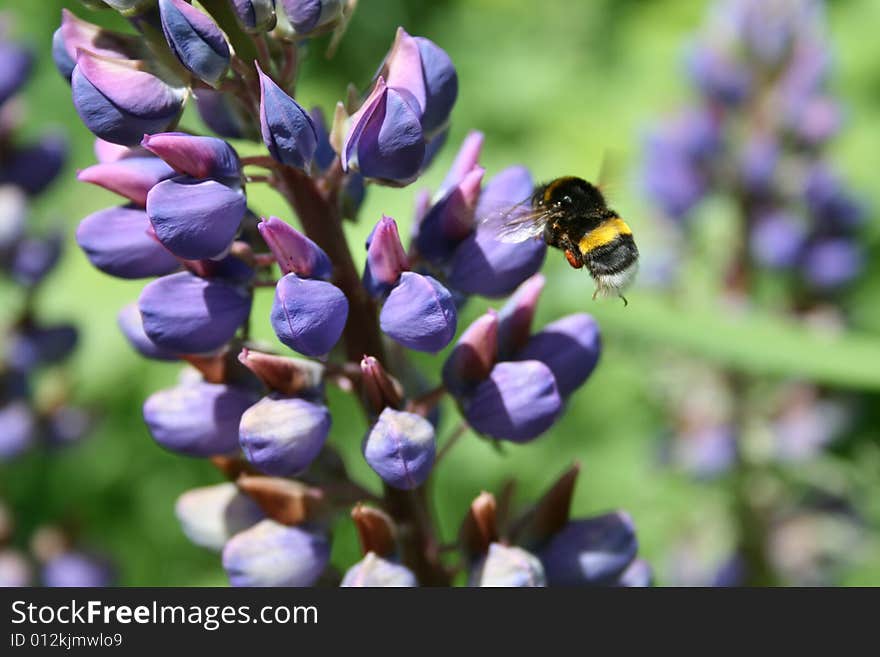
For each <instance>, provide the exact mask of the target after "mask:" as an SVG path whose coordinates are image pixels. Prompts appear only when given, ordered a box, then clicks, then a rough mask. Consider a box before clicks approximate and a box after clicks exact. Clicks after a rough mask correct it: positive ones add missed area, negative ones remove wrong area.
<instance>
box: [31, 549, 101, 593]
mask: <svg viewBox="0 0 880 657" xmlns="http://www.w3.org/2000/svg"><path fill="white" fill-rule="evenodd" d="M42 576H43V584H44V585H46V586H53V587H77V588H84V587H104V586H110V585H111V584H112V583H113V579H114V573H113V567H112V566H111V565H110V563H109V562H108V561H107V560H106V559H103V558H101V557H97V556H95V555H92V554H87V553H85V552H73V551H70V552H63V553H62V554H60V555H58V556H56V557H54V558H52V559H51V560H50V561H49V562H48V563H47V564H46V565H45V566H43V573H42Z"/></svg>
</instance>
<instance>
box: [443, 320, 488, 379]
mask: <svg viewBox="0 0 880 657" xmlns="http://www.w3.org/2000/svg"><path fill="white" fill-rule="evenodd" d="M497 357H498V314H497V313H496V312H495V311H494V310H489V311H488V312H487V313H486V314H485V315H481V316H480V317H477V319H475V320H474V322H473V323H472V324H471V325H470V326H468V327H467V328H466V329H465V331H464V333H462V334H461V337H460V338H459V339H458V342H457V343H456V345H455V348H454V349H453V350H452V352H451V353H450V354H449V357H448V358H447V359H446V362H445V363H444V364H443V383H444V384H445V385H446V387H447V388H448V389H449V390H450V391H451V392H452V393H453V394H455V395H461V394H464V393H465V392H467V391H469V389H470V388H472V387H473V386H475V385H476V384H478V383H479V382H480V381H483V380H484V379H487V378H488V377H489V374H490V373H491V372H492V368H493V367H494V365H495V361H496V359H497Z"/></svg>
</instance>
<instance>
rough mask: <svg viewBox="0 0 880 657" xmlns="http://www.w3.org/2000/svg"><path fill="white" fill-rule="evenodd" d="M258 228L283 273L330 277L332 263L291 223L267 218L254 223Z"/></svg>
mask: <svg viewBox="0 0 880 657" xmlns="http://www.w3.org/2000/svg"><path fill="white" fill-rule="evenodd" d="M257 229H258V230H259V231H260V235H261V236H262V238H263V240H264V241H265V242H266V245H267V246H268V247H269V249H270V250H271V251H272V255H273V256H275V261H276V262H277V263H278V267H279V268H280V269H281V272H282V273H283V274H296V275H297V276H300V277H302V278H319V279H322V280H329V279H330V276H331V274H332V268H333V266H332V264H331V263H330V258H328V257H327V254H326V253H325V252H324V249H322V248H321V247H320V246H318V245H317V244H315V243H314V242H313V241H312V240H310V239H309V238H308V237H306V236H305V235H303V234H302V233H300V232H299V231H297V230H294V229H293V228H292V227H291V226H290V224H288V223H287V222H285V221H282V220H281V219H279V218H278V217H269V218H268V219H263V220H262V221H261V222H260V223H259V224H257Z"/></svg>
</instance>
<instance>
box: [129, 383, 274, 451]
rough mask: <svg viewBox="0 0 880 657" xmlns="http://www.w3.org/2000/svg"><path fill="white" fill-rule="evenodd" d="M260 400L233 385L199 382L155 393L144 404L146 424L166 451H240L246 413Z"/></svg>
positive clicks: (244, 389) (248, 391)
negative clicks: (239, 445)
mask: <svg viewBox="0 0 880 657" xmlns="http://www.w3.org/2000/svg"><path fill="white" fill-rule="evenodd" d="M258 398H259V397H258V396H257V395H255V394H254V393H253V392H252V391H250V390H248V389H246V388H241V387H237V386H232V385H223V384H219V383H206V382H195V383H186V384H181V385H177V386H175V387H173V388H167V389H165V390H160V391H159V392H155V393H153V394H152V395H151V396H150V397H149V398H148V399H147V401H146V402H144V421H145V422H146V423H147V428H148V429H149V430H150V434H151V435H152V436H153V439H154V440H155V441H156V442H157V443H159V444H160V445H161V446H162V447H164V448H165V449H169V450H171V451H173V452H178V453H180V454H186V455H188V456H213V455H215V454H230V453H233V452H236V451H238V425H239V422H240V421H241V416H242V414H243V413H244V412H245V411H246V410H247V409H248V408H250V407H251V406H252V405H253V404H254V403H255V402H256V401H257V399H258Z"/></svg>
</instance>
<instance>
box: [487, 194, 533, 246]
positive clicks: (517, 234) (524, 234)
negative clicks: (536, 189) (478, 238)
mask: <svg viewBox="0 0 880 657" xmlns="http://www.w3.org/2000/svg"><path fill="white" fill-rule="evenodd" d="M479 223H480V224H481V225H482V226H483V227H484V228H486V229H488V230H491V231H494V232H495V239H497V240H498V241H499V242H507V243H509V244H510V243H512V244H515V243H518V242H525V241H526V240H529V239H534V238H536V237H538V236H540V235H541V233H542V232H543V230H544V226H546V225H547V213H546V211H544V210H533V209H532V208H531V206H530V205H529V201H521V202H519V203H517V204H515V205H513V206H511V207H507V208H501V209H499V210H496V211H495V212H492V213H490V214H489V215H488V216H486V217H484V218H482V219H481V220H480V221H479Z"/></svg>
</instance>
